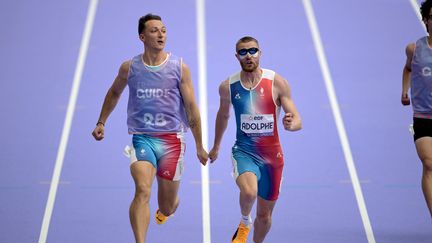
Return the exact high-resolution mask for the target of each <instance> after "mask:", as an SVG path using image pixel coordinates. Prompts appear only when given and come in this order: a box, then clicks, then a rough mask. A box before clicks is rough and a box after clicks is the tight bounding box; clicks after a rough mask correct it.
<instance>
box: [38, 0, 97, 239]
mask: <svg viewBox="0 0 432 243" xmlns="http://www.w3.org/2000/svg"><path fill="white" fill-rule="evenodd" d="M97 4H98V0H90V3H89V8H88V12H87V20H86V23H85V28H84V33H83V37H82V40H81V47H80V51H79V56H78V61H77V65H76V69H75V74H74V79H73V83H72V90H71V94H70V97H69V105H68V107H67V111H66V118H65V121H64V125H63V131H62V136H61V139H60V145H59V148H58V151H57V159H56V162H55V166H54V172H53V175H52V179H51V186H50V190H49V193H48V199H47V204H46V207H45V213H44V217H43V220H42V226H41V231H40V235H39V243H45V242H46V240H47V236H48V229H49V225H50V221H51V215H52V212H53V208H54V202H55V198H56V194H57V188H58V185H59V180H60V174H61V170H62V166H63V160H64V156H65V152H66V147H67V143H68V140H69V133H70V130H71V126H72V120H73V115H74V111H75V105H76V101H77V97H78V91H79V86H80V82H81V77H82V73H83V69H84V63H85V59H86V56H87V50H88V46H89V42H90V36H91V32H92V29H93V22H94V18H95V15H96V9H97Z"/></svg>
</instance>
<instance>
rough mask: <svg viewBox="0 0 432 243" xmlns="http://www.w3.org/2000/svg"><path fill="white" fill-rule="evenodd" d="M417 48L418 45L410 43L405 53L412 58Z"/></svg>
mask: <svg viewBox="0 0 432 243" xmlns="http://www.w3.org/2000/svg"><path fill="white" fill-rule="evenodd" d="M415 48H416V43H414V42H412V43H409V44H408V45H407V46H406V47H405V53H406V55H407V56H412V54H413V53H414V50H415Z"/></svg>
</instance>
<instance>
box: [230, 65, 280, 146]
mask: <svg viewBox="0 0 432 243" xmlns="http://www.w3.org/2000/svg"><path fill="white" fill-rule="evenodd" d="M274 76H275V72H274V71H272V70H268V69H262V77H261V80H260V81H259V82H258V84H257V85H256V86H255V87H253V88H251V89H248V88H246V87H244V86H243V84H242V83H241V81H240V72H238V73H236V74H234V75H232V76H231V77H230V78H229V82H230V96H231V103H232V105H233V108H234V112H235V117H236V122H237V136H236V138H237V141H236V144H237V145H246V146H271V145H279V135H278V132H277V119H278V116H279V110H280V107H279V106H277V105H276V104H275V101H274V98H273V83H274Z"/></svg>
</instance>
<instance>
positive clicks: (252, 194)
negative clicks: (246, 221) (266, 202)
mask: <svg viewBox="0 0 432 243" xmlns="http://www.w3.org/2000/svg"><path fill="white" fill-rule="evenodd" d="M241 194H242V197H243V198H244V199H245V200H247V201H255V199H256V197H257V190H256V189H254V188H250V187H244V188H242V189H241Z"/></svg>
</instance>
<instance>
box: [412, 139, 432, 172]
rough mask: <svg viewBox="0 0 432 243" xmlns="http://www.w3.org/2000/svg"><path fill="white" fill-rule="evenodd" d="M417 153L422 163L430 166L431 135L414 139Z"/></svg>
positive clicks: (431, 160)
mask: <svg viewBox="0 0 432 243" xmlns="http://www.w3.org/2000/svg"><path fill="white" fill-rule="evenodd" d="M415 145H416V149H417V154H418V156H419V158H420V159H421V161H422V162H423V163H426V165H427V166H429V167H432V137H422V138H419V139H417V140H416V141H415Z"/></svg>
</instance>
